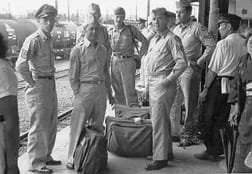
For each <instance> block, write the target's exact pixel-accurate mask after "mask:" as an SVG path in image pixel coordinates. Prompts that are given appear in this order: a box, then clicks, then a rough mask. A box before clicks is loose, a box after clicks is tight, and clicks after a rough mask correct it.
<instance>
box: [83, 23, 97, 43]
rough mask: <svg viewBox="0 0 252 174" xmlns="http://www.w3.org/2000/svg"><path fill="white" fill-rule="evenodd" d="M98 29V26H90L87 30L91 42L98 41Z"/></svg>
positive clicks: (87, 36)
mask: <svg viewBox="0 0 252 174" xmlns="http://www.w3.org/2000/svg"><path fill="white" fill-rule="evenodd" d="M97 29H98V26H97V25H96V24H89V25H88V26H87V28H86V38H87V39H88V40H89V41H90V42H94V41H96V38H97Z"/></svg>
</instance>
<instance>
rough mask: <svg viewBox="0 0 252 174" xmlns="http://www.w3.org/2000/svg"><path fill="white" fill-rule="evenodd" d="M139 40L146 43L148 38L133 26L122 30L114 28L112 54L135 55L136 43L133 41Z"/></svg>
mask: <svg viewBox="0 0 252 174" xmlns="http://www.w3.org/2000/svg"><path fill="white" fill-rule="evenodd" d="M135 38H136V39H137V40H138V41H140V42H142V43H143V42H146V43H147V40H146V38H145V37H144V36H143V34H142V33H141V32H140V31H139V30H138V29H137V28H136V27H134V26H132V25H124V27H123V28H122V29H120V30H118V29H116V28H114V29H112V31H111V46H112V52H115V53H119V54H121V55H125V56H131V55H133V54H134V48H135V43H134V42H133V39H135Z"/></svg>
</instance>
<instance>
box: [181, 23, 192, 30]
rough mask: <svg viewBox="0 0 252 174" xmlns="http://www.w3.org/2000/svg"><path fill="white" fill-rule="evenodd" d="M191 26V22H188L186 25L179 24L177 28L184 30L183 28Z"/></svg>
mask: <svg viewBox="0 0 252 174" xmlns="http://www.w3.org/2000/svg"><path fill="white" fill-rule="evenodd" d="M191 24H192V21H189V22H188V23H186V24H182V23H180V24H179V27H180V28H182V29H184V28H187V27H188V26H190V25H191Z"/></svg>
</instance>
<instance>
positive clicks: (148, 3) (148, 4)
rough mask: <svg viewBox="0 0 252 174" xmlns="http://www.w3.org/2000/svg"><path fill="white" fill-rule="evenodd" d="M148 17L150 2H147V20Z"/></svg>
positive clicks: (148, 0)
mask: <svg viewBox="0 0 252 174" xmlns="http://www.w3.org/2000/svg"><path fill="white" fill-rule="evenodd" d="M149 16H150V0H147V19H148V17H149Z"/></svg>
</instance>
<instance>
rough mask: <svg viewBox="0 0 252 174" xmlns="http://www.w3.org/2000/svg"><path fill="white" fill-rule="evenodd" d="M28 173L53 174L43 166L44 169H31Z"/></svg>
mask: <svg viewBox="0 0 252 174" xmlns="http://www.w3.org/2000/svg"><path fill="white" fill-rule="evenodd" d="M29 171H30V172H33V173H40V174H51V173H53V170H52V169H49V168H47V167H46V166H45V167H42V168H40V169H31V170H29Z"/></svg>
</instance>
